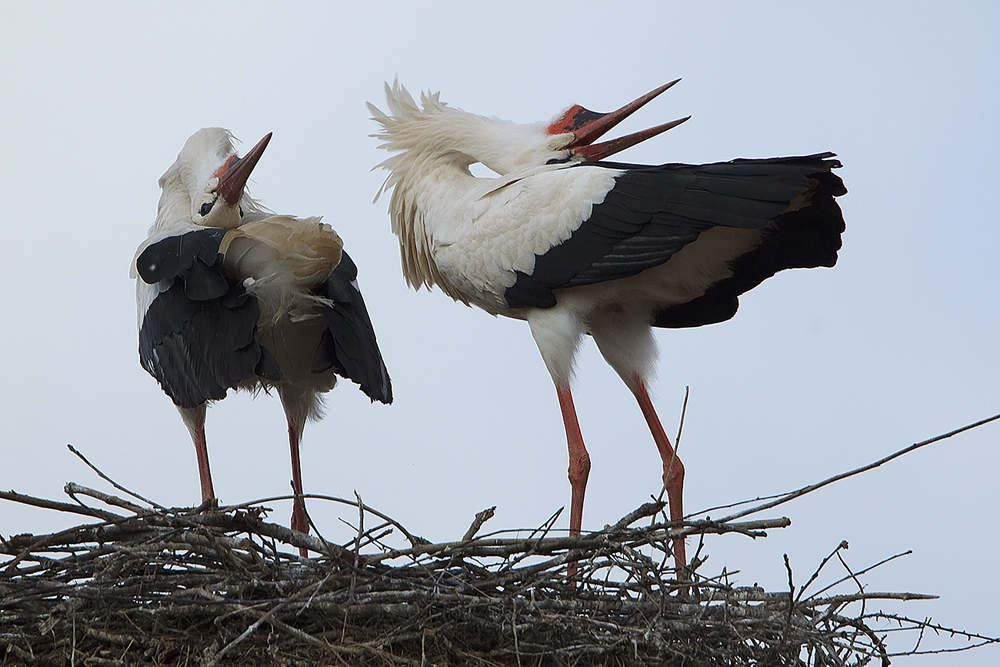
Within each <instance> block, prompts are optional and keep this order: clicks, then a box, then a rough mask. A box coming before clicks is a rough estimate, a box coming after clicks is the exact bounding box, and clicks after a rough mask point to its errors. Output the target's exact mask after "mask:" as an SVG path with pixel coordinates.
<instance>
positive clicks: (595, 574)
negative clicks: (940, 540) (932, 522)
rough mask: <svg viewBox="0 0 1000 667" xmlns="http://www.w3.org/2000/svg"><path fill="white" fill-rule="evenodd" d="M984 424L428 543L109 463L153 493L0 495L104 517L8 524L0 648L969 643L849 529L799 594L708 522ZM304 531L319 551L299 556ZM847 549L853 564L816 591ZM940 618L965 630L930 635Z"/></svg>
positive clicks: (637, 658) (655, 651) (872, 658)
mask: <svg viewBox="0 0 1000 667" xmlns="http://www.w3.org/2000/svg"><path fill="white" fill-rule="evenodd" d="M994 419H1000V416H997V417H994V418H991V419H990V420H984V422H980V423H986V421H992V420H994ZM973 426H975V425H972V426H970V427H965V428H963V429H959V430H956V431H953V432H951V433H949V434H945V435H944V436H939V437H938V438H934V439H931V440H927V441H924V442H923V443H917V444H916V445H913V446H911V447H909V448H907V449H906V450H901V452H897V453H896V454H894V455H892V456H890V457H887V458H885V459H882V460H881V461H879V462H876V463H875V464H872V465H870V466H866V467H865V468H861V469H858V470H856V471H851V472H850V473H844V474H842V475H838V476H837V477H835V478H831V479H830V480H825V481H823V482H820V483H818V484H814V485H810V486H809V487H804V488H803V489H799V490H797V491H793V492H791V493H789V494H785V495H784V496H779V497H776V499H766V500H767V502H765V503H764V504H762V505H758V506H757V507H756V508H750V509H749V510H741V511H739V512H737V513H735V514H731V515H730V516H728V517H726V519H724V520H722V521H710V520H703V521H685V522H683V523H669V522H667V520H666V517H665V516H664V515H663V504H662V503H660V502H651V503H648V504H646V505H643V506H642V507H640V508H638V509H637V510H636V511H634V512H632V513H630V514H629V515H628V516H626V517H623V518H622V519H621V520H620V521H618V522H617V523H615V524H614V525H610V526H606V527H605V528H604V529H603V530H601V531H598V532H595V533H591V534H587V535H582V536H578V537H560V536H552V535H551V532H552V531H551V528H552V526H553V524H554V523H555V519H556V516H558V513H557V515H556V516H553V517H551V518H550V519H549V521H547V522H546V523H545V524H543V525H542V526H540V527H539V528H536V529H534V530H523V531H501V532H498V533H494V534H488V535H479V532H480V530H481V529H482V527H483V525H484V524H485V523H486V522H487V521H488V520H489V518H490V517H491V516H492V511H491V510H486V511H484V512H481V513H480V514H479V515H477V516H476V518H475V520H474V521H473V522H472V526H471V527H470V528H469V530H468V531H467V532H466V534H465V535H464V536H463V537H462V538H461V539H460V540H458V541H455V542H449V543H441V544H432V543H430V542H428V541H427V540H424V539H422V538H420V537H418V536H416V535H414V534H413V533H411V532H410V531H408V530H407V529H406V528H405V527H403V526H402V525H400V524H399V523H398V522H396V521H394V520H393V519H391V518H390V517H388V516H386V515H385V514H383V513H381V512H378V511H377V510H375V509H373V508H371V507H367V506H365V505H364V504H363V503H362V502H361V500H360V498H359V499H357V500H356V501H347V500H342V499H339V498H331V497H327V496H308V497H309V498H312V499H314V500H315V501H328V502H338V503H345V504H347V505H350V506H352V511H356V512H357V517H358V518H357V523H356V525H355V526H354V529H355V534H354V536H353V537H352V539H350V540H349V541H347V542H346V543H344V544H333V543H330V542H327V541H326V540H324V539H322V538H319V537H315V536H312V535H305V534H302V533H297V532H293V531H291V530H289V529H287V528H284V527H282V526H279V525H276V524H273V523H269V522H268V521H266V513H267V509H266V505H267V503H270V502H274V501H276V500H282V499H279V498H270V499H264V500H261V501H256V502H253V503H247V504H244V505H240V506H233V507H222V508H214V507H198V508H183V509H171V508H165V507H162V506H160V505H157V504H156V503H152V502H150V501H148V500H145V499H143V498H141V497H140V496H137V495H136V494H134V493H131V492H129V491H127V490H126V489H123V488H122V487H120V486H118V485H117V484H115V483H114V482H112V481H111V480H108V481H109V482H111V483H112V485H114V486H115V487H116V488H118V489H119V490H121V491H123V492H124V493H125V494H126V495H130V496H132V497H133V498H135V499H138V500H139V501H140V503H141V504H136V503H135V502H133V501H131V500H127V499H125V498H123V497H119V496H116V495H109V494H106V493H102V492H99V491H96V490H93V489H89V488H86V487H83V486H80V485H77V484H68V485H67V486H66V492H67V494H69V496H70V497H71V498H72V499H73V500H74V501H75V502H74V503H65V502H58V501H53V500H46V499H41V498H34V497H30V496H25V495H21V494H18V493H15V492H13V491H10V492H0V499H3V500H7V501H10V502H17V503H23V504H28V505H33V506H37V507H43V508H47V509H50V510H56V511H62V512H70V513H73V514H76V515H82V516H86V517H88V519H89V520H90V521H91V522H90V523H86V524H83V525H79V526H76V527H74V528H71V529H69V530H64V531H60V532H58V533H52V534H48V535H31V534H23V535H16V536H13V537H11V538H9V539H6V540H2V539H0V541H2V546H0V554H5V556H0V664H2V665H8V664H9V665H58V664H66V665H98V666H99V665H126V664H129V665H131V664H144V665H206V666H211V665H223V664H239V665H246V666H250V667H255V666H256V665H278V666H283V665H301V664H331V665H332V664H350V665H391V666H395V665H454V664H483V665H518V666H520V665H637V666H641V665H681V664H683V665H701V664H712V665H796V666H799V665H802V666H815V667H820V666H824V667H825V666H827V665H843V666H847V665H866V664H882V665H887V664H888V663H889V659H890V658H891V657H893V656H894V655H909V654H915V653H923V652H944V651H952V650H967V649H969V648H975V647H977V646H981V645H983V644H986V643H994V642H998V641H1000V639H996V638H990V637H985V636H981V635H977V634H974V633H968V632H962V631H958V630H954V629H949V628H944V627H942V626H939V625H936V624H933V623H931V622H929V621H918V620H913V619H911V618H907V617H904V616H901V615H898V614H892V613H884V612H882V611H880V610H875V611H871V610H870V609H869V607H871V606H874V604H873V603H874V602H875V601H886V600H921V599H928V598H930V597H932V596H927V595H918V594H912V593H878V592H872V591H869V590H866V587H865V586H864V585H863V584H862V583H861V578H862V577H864V576H865V575H866V574H868V573H869V572H870V571H871V569H872V568H868V569H867V570H863V571H860V572H854V571H852V570H851V569H850V568H849V567H848V565H847V563H846V562H845V561H844V560H843V558H842V557H841V552H842V551H843V549H845V548H846V547H847V545H846V544H844V543H842V544H840V545H839V546H837V547H836V548H835V549H834V550H833V551H832V553H831V554H830V555H829V556H828V557H827V558H826V559H824V560H823V561H822V563H820V565H819V567H818V568H817V569H816V571H815V572H814V573H813V574H812V575H811V576H810V577H809V578H808V579H807V580H806V583H805V584H804V585H801V586H796V585H795V584H794V578H793V573H792V569H791V567H790V566H789V565H788V562H787V559H786V568H787V571H788V588H787V590H784V591H778V592H767V591H765V590H763V589H760V588H757V587H750V588H740V587H737V586H734V585H732V584H731V583H730V581H729V574H728V573H727V571H726V570H725V569H723V570H722V572H721V573H719V574H716V575H711V576H709V575H703V574H701V573H700V572H699V570H700V569H702V566H703V564H704V559H701V558H700V556H701V554H702V551H703V549H704V547H705V544H706V539H710V538H711V536H712V535H715V534H722V533H737V534H742V535H745V536H748V537H752V538H756V537H763V536H764V535H765V531H767V530H771V529H777V528H783V527H785V526H787V525H788V524H789V522H788V520H787V519H783V518H775V519H758V520H742V519H744V518H745V517H747V516H748V515H750V514H753V513H756V512H758V511H760V510H761V509H767V508H771V507H774V506H776V505H778V504H780V503H781V502H785V501H787V500H789V499H791V498H794V497H798V496H801V495H803V494H804V493H808V492H809V491H811V490H813V489H816V488H819V487H821V486H823V485H825V484H828V483H830V482H831V481H836V480H837V479H842V478H844V477H846V476H849V475H852V474H857V473H858V472H863V471H864V470H867V469H870V468H871V467H874V466H876V465H881V464H882V463H884V462H886V461H888V460H891V459H892V458H894V457H896V456H899V455H900V454H901V453H905V452H906V451H912V449H914V448H916V447H920V446H924V445H926V444H929V443H931V442H935V441H938V440H941V439H943V438H946V437H950V436H951V435H954V434H956V433H959V432H961V431H963V430H967V429H968V428H971V427H973ZM81 458H82V457H81ZM95 470H96V469H95ZM98 474H101V476H102V477H104V475H103V474H102V473H100V471H98ZM105 479H107V478H106V477H105ZM94 499H96V500H98V501H100V502H101V503H103V504H104V505H105V506H107V507H110V508H112V509H104V508H101V507H95V506H93V504H92V502H91V501H92V500H94ZM366 522H374V523H375V525H374V526H372V527H370V528H365V524H366ZM314 528H315V526H314ZM681 535H683V536H685V537H688V538H690V541H691V542H697V543H698V545H699V547H698V555H696V556H695V558H694V559H693V560H692V562H691V564H690V566H689V571H688V572H687V573H685V576H684V577H677V576H676V572H675V571H674V570H673V568H672V567H671V563H672V554H671V553H670V544H671V540H672V539H673V538H674V537H677V536H681ZM301 547H304V548H306V549H309V550H310V551H311V552H313V553H315V554H317V555H316V556H315V557H311V558H303V557H300V556H299V555H298V549H299V548H301ZM901 555H902V554H901ZM893 558H895V556H894V557H893ZM887 560H891V558H890V559H887ZM836 562H839V563H840V564H841V565H842V566H843V570H844V574H843V576H840V577H839V578H837V577H835V579H836V580H835V581H834V582H833V583H831V584H829V585H827V586H825V587H822V588H819V586H820V584H819V583H818V582H819V578H820V573H821V572H824V574H825V576H826V577H827V578H829V572H828V571H827V570H828V568H829V567H830V566H831V564H835V563H836ZM883 562H885V561H883ZM880 564H881V563H879V565H880ZM873 567H877V565H876V566H873ZM814 589H818V590H814ZM927 631H931V632H934V633H939V634H947V635H951V636H957V637H959V638H961V639H962V640H964V641H965V643H964V645H962V646H960V647H955V648H930V649H925V648H922V641H923V637H924V636H925V634H926V633H927ZM899 633H903V634H905V635H909V637H910V639H908V640H906V643H907V645H908V646H909V648H906V649H904V650H902V651H900V650H897V649H895V648H894V647H892V648H890V646H889V644H890V643H892V644H896V643H897V637H898V634H899ZM890 639H891V640H892V641H891V642H890Z"/></svg>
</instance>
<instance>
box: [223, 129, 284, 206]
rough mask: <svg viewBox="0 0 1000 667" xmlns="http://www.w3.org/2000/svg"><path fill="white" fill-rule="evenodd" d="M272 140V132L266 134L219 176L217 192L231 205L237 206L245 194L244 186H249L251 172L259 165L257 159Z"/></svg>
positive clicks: (227, 166) (230, 162)
mask: <svg viewBox="0 0 1000 667" xmlns="http://www.w3.org/2000/svg"><path fill="white" fill-rule="evenodd" d="M269 141H271V132H268V133H267V134H265V135H264V138H263V139H261V140H260V141H258V142H257V145H256V146H254V147H253V148H251V149H250V150H249V151H247V154H246V155H244V156H243V157H241V158H238V157H235V156H234V157H233V158H231V159H230V160H229V164H227V165H226V172H225V173H224V174H222V176H220V177H219V185H218V186H217V187H216V188H215V192H216V194H218V195H219V196H220V197H222V198H223V199H224V200H225V201H226V203H227V204H229V205H230V206H236V204H237V203H238V202H239V201H240V196H241V195H242V194H243V188H245V187H246V186H247V181H248V180H249V179H250V172H252V171H253V168H254V167H256V166H257V161H258V160H260V156H261V155H263V154H264V149H265V148H267V142H269Z"/></svg>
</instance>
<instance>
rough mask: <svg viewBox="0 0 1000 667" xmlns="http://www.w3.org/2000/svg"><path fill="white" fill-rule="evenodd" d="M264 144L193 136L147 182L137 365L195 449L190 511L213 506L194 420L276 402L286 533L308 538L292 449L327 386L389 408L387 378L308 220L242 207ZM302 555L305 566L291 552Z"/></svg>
mask: <svg viewBox="0 0 1000 667" xmlns="http://www.w3.org/2000/svg"><path fill="white" fill-rule="evenodd" d="M270 139H271V135H270V134H268V135H267V136H265V137H264V138H263V139H261V140H260V142H258V143H257V145H256V146H254V147H253V148H251V149H250V151H249V152H247V154H246V155H245V156H243V157H242V158H240V157H238V156H237V155H236V151H235V149H234V147H233V136H232V135H231V134H230V133H229V132H228V131H227V130H223V129H220V128H205V129H202V130H199V131H198V132H196V133H195V134H194V135H192V136H191V138H190V139H188V140H187V143H185V144H184V148H183V149H182V150H181V152H180V154H178V156H177V160H176V161H175V162H174V163H173V164H172V165H171V166H170V168H169V169H167V171H166V173H164V174H163V176H162V177H161V178H160V188H161V190H162V193H161V195H160V201H159V205H158V207H157V214H156V222H155V223H154V224H153V227H152V228H151V229H150V232H149V238H148V239H146V241H145V242H143V243H142V245H140V246H139V249H138V250H137V251H136V256H135V259H134V261H133V263H132V270H131V274H132V277H134V278H136V300H137V304H138V310H139V359H140V362H141V364H142V367H143V368H145V369H146V370H147V371H148V372H149V374H150V375H152V376H153V377H154V378H156V380H157V381H158V382H159V383H160V386H161V387H162V388H163V391H164V392H166V394H167V395H168V396H169V397H170V398H171V399H172V400H173V402H174V403H175V404H176V405H177V409H178V410H180V413H181V418H182V419H183V420H184V424H185V425H186V426H187V428H188V430H189V431H190V433H191V437H192V439H193V440H194V446H195V451H196V453H197V457H198V472H199V475H200V478H201V496H202V501H203V502H204V501H211V500H214V499H215V497H216V496H215V490H214V488H213V486H212V474H211V471H210V469H209V464H208V448H207V446H206V442H205V408H206V406H207V405H208V404H209V403H210V402H212V401H218V400H222V399H223V398H225V397H226V394H227V393H228V391H229V390H230V389H244V390H249V391H253V392H257V391H259V390H261V389H263V390H265V391H268V390H270V389H272V388H273V389H276V390H277V393H278V397H279V398H280V399H281V405H282V408H284V411H285V417H286V418H287V422H288V441H289V445H290V447H291V457H292V485H293V489H294V493H295V500H294V504H293V511H292V520H291V527H292V528H293V529H294V530H297V531H300V532H304V533H308V532H309V524H308V519H307V517H306V513H305V505H304V502H303V499H302V472H301V466H300V463H299V442H300V440H301V437H302V430H303V428H304V426H305V422H306V420H307V419H318V418H320V417H321V416H322V394H323V393H325V392H327V391H330V390H331V389H333V387H334V385H335V384H336V383H337V376H338V375H339V376H342V377H345V378H348V379H350V380H352V381H354V382H356V383H357V384H358V385H359V386H360V388H361V391H363V392H364V393H365V394H367V395H368V396H369V397H370V398H371V399H372V401H373V402H374V401H380V402H382V403H391V402H392V386H391V383H390V381H389V374H388V372H387V371H386V367H385V364H384V363H383V361H382V355H381V352H380V351H379V348H378V343H377V341H376V339H375V331H374V329H373V328H372V323H371V320H370V319H369V316H368V311H367V308H366V307H365V302H364V299H362V297H361V291H360V289H359V288H358V284H357V267H356V266H355V265H354V262H353V261H351V258H350V257H349V256H348V255H347V253H346V252H344V251H343V242H342V241H341V239H340V237H339V236H338V235H337V233H336V232H334V231H333V229H332V228H331V227H330V226H329V225H327V224H325V223H323V222H320V218H296V217H292V216H287V215H274V214H272V213H271V212H269V211H267V210H266V209H264V208H263V207H262V206H261V205H260V204H258V203H257V202H256V201H255V200H253V199H251V198H250V197H249V195H247V194H246V191H245V189H246V183H247V179H248V178H249V177H250V173H251V172H252V171H253V169H254V167H255V166H256V164H257V162H258V160H259V159H260V157H261V155H262V154H263V152H264V149H265V148H266V147H267V144H268V142H269V141H270ZM302 551H303V555H305V554H304V550H302Z"/></svg>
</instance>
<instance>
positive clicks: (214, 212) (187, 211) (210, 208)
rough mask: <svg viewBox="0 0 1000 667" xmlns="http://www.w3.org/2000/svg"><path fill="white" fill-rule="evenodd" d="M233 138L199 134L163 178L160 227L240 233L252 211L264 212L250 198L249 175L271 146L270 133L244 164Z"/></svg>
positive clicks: (209, 130)
mask: <svg viewBox="0 0 1000 667" xmlns="http://www.w3.org/2000/svg"><path fill="white" fill-rule="evenodd" d="M233 140H234V137H233V135H232V134H231V133H230V132H229V131H228V130H224V129H222V128H219V127H206V128H203V129H201V130H198V131H197V132H195V133H194V134H193V135H191V137H190V138H189V139H188V140H187V142H186V143H185V144H184V148H182V149H181V152H180V153H178V155H177V160H175V161H174V163H173V164H172V165H171V166H170V168H169V169H167V171H166V172H165V173H164V174H163V176H161V177H160V189H161V190H162V194H161V196H160V204H159V207H158V212H157V226H160V227H163V226H166V225H169V224H171V223H174V222H178V223H194V224H196V225H202V226H205V227H221V228H223V229H233V228H234V227H238V226H239V225H240V223H241V221H242V219H243V216H244V214H245V213H246V212H247V209H251V210H257V209H258V208H259V207H258V205H257V204H256V202H254V201H253V200H252V199H250V197H249V196H247V195H246V193H245V190H246V184H247V180H248V179H249V178H250V173H251V172H252V171H253V168H254V167H255V166H256V165H257V161H258V160H260V156H261V155H262V154H263V153H264V149H265V148H266V147H267V143H268V142H269V141H270V140H271V134H270V133H268V134H266V135H265V136H264V138H263V139H261V140H260V141H259V142H257V145H255V146H254V147H253V148H251V149H250V150H249V151H248V152H247V154H246V155H244V156H243V157H242V158H241V157H238V156H237V155H236V149H235V148H234V146H233Z"/></svg>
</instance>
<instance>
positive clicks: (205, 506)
mask: <svg viewBox="0 0 1000 667" xmlns="http://www.w3.org/2000/svg"><path fill="white" fill-rule="evenodd" d="M218 511H219V499H218V498H205V499H204V500H202V501H201V505H198V507H197V508H196V509H195V513H197V514H211V513H212V512H218Z"/></svg>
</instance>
